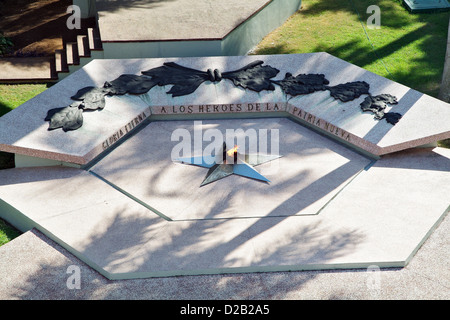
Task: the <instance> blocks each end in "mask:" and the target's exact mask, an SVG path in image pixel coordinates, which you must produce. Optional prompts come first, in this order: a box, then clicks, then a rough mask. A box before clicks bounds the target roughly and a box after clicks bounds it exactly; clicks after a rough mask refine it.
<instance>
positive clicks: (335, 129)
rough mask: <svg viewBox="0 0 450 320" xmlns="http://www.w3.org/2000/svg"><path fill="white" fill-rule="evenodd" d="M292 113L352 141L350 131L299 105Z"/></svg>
mask: <svg viewBox="0 0 450 320" xmlns="http://www.w3.org/2000/svg"><path fill="white" fill-rule="evenodd" d="M290 113H291V114H292V115H294V116H296V117H297V118H299V119H302V120H304V121H306V122H308V123H310V124H312V125H314V126H315V127H318V128H320V129H322V130H325V131H326V132H328V133H331V134H333V135H335V136H337V137H339V138H341V139H344V140H346V141H349V142H350V133H348V132H347V131H345V130H343V129H341V128H339V127H337V126H335V125H333V124H331V123H329V122H328V121H325V120H323V119H320V118H318V117H316V116H315V115H313V114H311V113H308V112H306V111H304V110H302V109H300V108H297V107H293V108H292V110H291V112H290Z"/></svg>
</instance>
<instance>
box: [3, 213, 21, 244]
mask: <svg viewBox="0 0 450 320" xmlns="http://www.w3.org/2000/svg"><path fill="white" fill-rule="evenodd" d="M19 235H20V232H19V231H18V230H16V229H15V228H14V227H12V226H11V225H9V224H8V223H6V222H5V221H3V220H1V219H0V246H2V245H4V244H5V243H8V242H9V241H11V240H13V239H14V238H16V237H18V236H19Z"/></svg>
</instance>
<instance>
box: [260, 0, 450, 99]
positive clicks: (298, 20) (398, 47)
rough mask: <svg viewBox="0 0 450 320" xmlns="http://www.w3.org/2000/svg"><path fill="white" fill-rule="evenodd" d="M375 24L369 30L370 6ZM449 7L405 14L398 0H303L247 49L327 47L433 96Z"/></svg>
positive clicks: (271, 51)
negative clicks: (374, 12)
mask: <svg viewBox="0 0 450 320" xmlns="http://www.w3.org/2000/svg"><path fill="white" fill-rule="evenodd" d="M373 4H375V5H378V6H379V7H380V11H381V15H380V17H381V21H380V23H381V27H380V28H379V29H370V28H368V26H367V19H368V18H369V17H370V16H371V15H372V12H370V13H366V10H367V8H368V7H369V6H370V5H373ZM449 16H450V12H442V13H431V14H430V13H427V14H425V13H422V14H410V13H409V12H408V11H407V10H406V9H405V8H404V7H403V6H402V5H401V1H400V0H379V1H373V0H333V1H329V0H303V1H302V9H301V10H300V11H298V12H297V13H296V14H295V15H293V16H292V17H291V18H290V19H289V20H288V21H287V22H286V23H285V24H284V25H283V26H281V27H280V28H278V29H277V30H275V31H274V32H272V33H271V34H269V35H268V36H267V37H265V38H264V39H263V41H262V42H261V43H260V44H259V45H258V46H257V48H256V50H254V52H253V54H287V53H306V52H321V51H324V52H328V53H330V54H332V55H334V56H336V57H338V58H341V59H343V60H345V61H348V62H351V63H353V64H355V65H357V66H360V67H362V68H364V69H366V70H369V71H371V72H373V73H376V74H378V75H380V76H383V77H386V78H388V79H391V80H394V81H396V82H399V83H401V84H404V85H406V86H408V87H411V88H413V89H416V90H418V91H420V92H423V93H425V94H428V95H431V96H434V97H437V96H438V92H439V87H440V84H441V80H442V72H443V67H444V58H445V51H446V43H447V31H448V25H449Z"/></svg>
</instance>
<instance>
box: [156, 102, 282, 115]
mask: <svg viewBox="0 0 450 320" xmlns="http://www.w3.org/2000/svg"><path fill="white" fill-rule="evenodd" d="M158 109H159V110H153V112H154V113H159V114H190V113H224V112H267V111H281V106H280V105H279V104H277V103H231V104H201V105H188V106H183V105H181V106H171V107H159V108H158Z"/></svg>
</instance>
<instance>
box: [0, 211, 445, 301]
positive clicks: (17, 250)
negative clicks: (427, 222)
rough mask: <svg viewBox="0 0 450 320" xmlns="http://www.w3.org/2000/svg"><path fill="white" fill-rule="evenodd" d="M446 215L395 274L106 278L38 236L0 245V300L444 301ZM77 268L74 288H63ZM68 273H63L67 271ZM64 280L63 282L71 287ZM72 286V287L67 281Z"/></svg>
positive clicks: (353, 272)
mask: <svg viewBox="0 0 450 320" xmlns="http://www.w3.org/2000/svg"><path fill="white" fill-rule="evenodd" d="M449 233H450V218H449V217H448V216H447V217H446V218H445V219H444V220H443V221H442V222H441V224H440V226H439V227H438V228H437V229H436V230H435V232H434V233H433V234H432V235H431V236H430V238H428V240H427V241H426V242H425V243H424V245H423V246H422V247H421V249H420V250H419V251H418V253H417V254H416V255H415V256H414V258H413V259H412V261H411V262H410V264H409V265H408V266H407V267H405V268H402V269H382V270H381V271H380V272H378V271H377V270H376V269H373V270H374V271H373V272H366V271H365V270H340V271H305V272H273V273H247V274H227V275H203V276H182V277H168V278H150V279H139V280H120V281H110V280H108V279H106V278H104V277H103V276H101V275H100V274H98V273H97V272H96V271H94V270H92V269H91V268H89V267H88V266H87V265H86V264H84V263H83V262H81V261H80V260H78V259H77V258H75V257H74V256H73V255H72V254H70V253H69V252H67V251H66V250H65V249H63V248H62V247H60V246H59V245H58V244H56V243H54V242H53V241H51V240H49V239H48V238H46V237H45V236H44V235H42V234H41V233H40V232H38V231H35V230H32V231H29V232H27V233H25V234H23V235H22V236H20V237H18V238H16V239H15V240H13V241H11V242H9V243H8V244H6V245H4V246H2V247H0V279H1V281H0V299H3V300H10V299H24V300H28V299H33V300H34V299H80V300H83V299H102V300H107V299H127V300H134V299H161V300H165V299H171V300H172V299H177V300H184V299H189V300H194V299H201V300H203V299H208V300H216V299H249V300H256V299H269V300H297V299H389V300H397V299H399V300H400V299H402V300H405V299H408V300H409V299H414V300H422V299H439V300H448V299H450V273H449V272H448V270H449V260H448V252H449V250H450V238H449V237H448V234H449ZM70 266H75V268H77V267H79V268H80V269H79V270H80V275H81V278H80V280H81V281H80V289H68V287H67V282H68V279H69V277H70V276H71V275H73V274H72V272H73V271H71V269H69V267H70ZM68 270H69V273H68ZM71 283H72V282H70V279H69V284H71ZM73 283H75V282H73Z"/></svg>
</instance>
